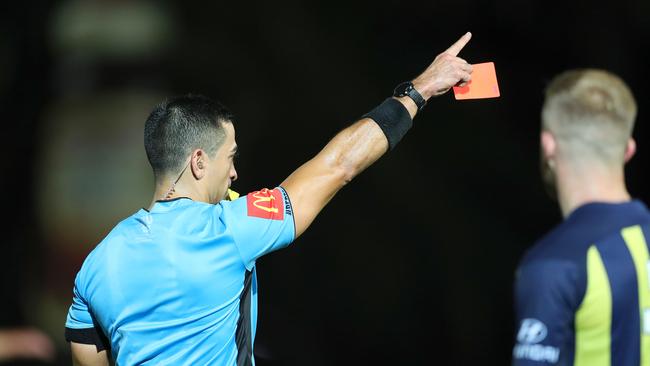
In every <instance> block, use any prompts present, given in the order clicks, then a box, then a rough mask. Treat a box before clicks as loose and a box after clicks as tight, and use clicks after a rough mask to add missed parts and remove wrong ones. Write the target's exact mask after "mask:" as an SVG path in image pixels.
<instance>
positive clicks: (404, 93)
mask: <svg viewBox="0 0 650 366" xmlns="http://www.w3.org/2000/svg"><path fill="white" fill-rule="evenodd" d="M393 96H394V97H409V98H411V99H413V101H414V102H415V105H416V106H418V111H420V110H422V108H424V106H425V105H426V104H427V101H426V99H424V98H423V97H422V95H421V94H420V93H418V91H417V90H415V87H414V86H413V83H412V82H410V81H405V82H403V83H401V84H399V85H398V86H396V87H395V90H393Z"/></svg>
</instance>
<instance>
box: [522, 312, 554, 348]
mask: <svg viewBox="0 0 650 366" xmlns="http://www.w3.org/2000/svg"><path fill="white" fill-rule="evenodd" d="M547 333H548V331H547V329H546V325H544V323H542V322H540V321H539V320H537V319H532V318H528V319H524V320H522V321H521V327H520V328H519V333H517V341H519V343H524V344H535V343H539V342H541V341H543V340H544V338H546V334H547Z"/></svg>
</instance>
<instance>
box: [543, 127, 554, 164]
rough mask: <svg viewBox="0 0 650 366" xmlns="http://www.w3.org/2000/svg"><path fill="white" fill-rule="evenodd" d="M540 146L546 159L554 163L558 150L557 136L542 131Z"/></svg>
mask: <svg viewBox="0 0 650 366" xmlns="http://www.w3.org/2000/svg"><path fill="white" fill-rule="evenodd" d="M540 145H541V147H542V154H544V158H545V159H546V160H548V161H553V160H554V159H555V151H556V150H557V144H556V142H555V136H553V134H552V133H551V132H549V131H542V133H541V134H540Z"/></svg>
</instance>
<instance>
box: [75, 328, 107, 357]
mask: <svg viewBox="0 0 650 366" xmlns="http://www.w3.org/2000/svg"><path fill="white" fill-rule="evenodd" d="M65 340H66V341H68V342H75V343H81V344H94V345H95V347H97V352H98V353H99V352H101V351H103V350H110V349H111V344H110V342H109V340H108V338H107V337H106V336H105V335H104V333H103V332H102V330H101V329H100V328H99V327H98V326H95V327H93V328H82V329H73V328H68V327H66V328H65Z"/></svg>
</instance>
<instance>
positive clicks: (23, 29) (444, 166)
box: [0, 0, 650, 366]
mask: <svg viewBox="0 0 650 366" xmlns="http://www.w3.org/2000/svg"><path fill="white" fill-rule="evenodd" d="M0 10H1V15H0V17H1V23H0V93H1V95H2V98H1V99H0V103H1V106H2V117H3V125H2V143H1V144H0V153H1V156H2V157H3V161H4V163H3V164H2V173H0V174H1V177H2V179H1V180H0V184H1V189H2V197H3V202H4V204H3V210H4V214H3V217H4V220H3V221H2V222H3V236H2V237H3V239H2V243H1V245H2V249H1V250H0V274H1V280H0V281H1V283H2V288H0V298H1V309H0V310H1V311H0V327H3V328H4V329H9V330H13V331H14V332H16V331H20V330H21V329H25V328H23V327H29V329H31V332H32V333H37V334H40V336H41V340H40V342H42V344H43V345H42V347H41V349H43V348H47V347H49V346H48V341H47V339H49V340H50V341H49V342H51V347H53V348H54V349H55V352H54V356H52V357H53V361H52V362H53V363H54V364H60V365H65V364H70V361H69V360H70V355H69V351H68V346H67V344H66V343H65V341H64V339H63V329H64V322H65V316H66V313H67V309H68V306H69V305H70V302H71V298H72V285H73V279H74V276H75V274H76V272H77V270H78V269H79V267H80V265H81V263H82V261H83V259H84V258H85V256H86V255H87V254H88V252H89V251H90V250H92V248H93V247H94V246H95V245H96V244H97V243H98V242H99V241H100V240H101V238H102V237H103V236H104V235H106V234H107V233H108V231H109V230H110V229H111V228H112V227H113V225H115V224H116V223H117V222H118V221H119V220H121V219H122V218H124V217H126V216H128V215H130V214H132V213H133V212H135V211H136V210H138V209H139V208H140V207H146V206H147V205H148V204H149V202H150V200H151V194H152V192H153V176H152V174H151V172H150V169H149V166H148V164H147V162H146V156H145V152H144V148H143V142H142V140H143V136H142V135H143V132H142V130H143V125H144V120H145V118H146V117H147V115H148V113H149V111H150V110H151V108H152V107H153V106H154V105H155V104H156V103H158V102H159V101H161V100H162V99H164V98H165V97H166V96H170V95H176V94H184V93H187V92H195V93H202V94H205V95H208V96H210V97H213V98H215V99H218V100H220V101H222V102H223V103H224V104H226V105H227V106H229V107H230V109H232V111H233V112H234V113H235V114H236V116H237V121H236V128H237V140H238V144H239V147H240V152H241V156H240V158H239V160H238V165H237V168H238V173H239V177H240V178H239V180H238V181H237V182H236V183H235V185H234V187H233V188H235V189H236V190H237V191H239V192H241V193H246V192H249V191H251V190H256V189H259V188H263V187H273V186H275V185H277V184H279V183H280V182H281V181H282V180H283V179H284V178H285V177H286V176H288V174H289V173H291V172H292V171H293V169H295V168H297V167H298V166H299V165H300V164H301V163H303V162H305V161H306V160H307V159H309V158H310V157H311V156H313V155H314V154H315V153H316V152H318V151H319V149H320V148H321V147H322V146H323V145H324V144H325V143H326V142H327V141H328V139H330V138H331V137H332V136H333V135H334V134H335V133H336V132H337V131H338V130H340V129H341V128H343V127H345V126H346V125H348V124H349V123H351V122H353V121H354V120H355V119H356V118H357V117H359V116H360V115H362V114H363V113H365V112H366V111H368V110H369V109H371V108H372V107H374V106H375V105H376V104H378V103H379V102H381V101H382V100H383V99H384V98H385V97H387V96H388V95H390V93H391V92H392V89H393V87H394V86H395V85H396V84H398V83H399V82H401V81H404V80H408V79H411V78H413V77H415V76H416V75H417V74H418V73H419V72H420V71H422V70H423V69H424V68H425V67H426V66H427V65H428V64H429V63H430V62H431V61H432V60H433V58H434V57H435V56H436V55H437V54H438V53H440V52H441V51H443V50H444V49H446V48H447V47H448V46H449V45H450V44H451V43H453V42H454V41H455V40H456V39H457V38H458V37H460V36H461V35H462V34H463V33H464V32H465V31H468V30H469V31H472V32H473V34H474V37H473V39H472V41H471V42H470V43H469V45H468V46H467V47H466V49H465V50H463V52H462V53H461V56H462V57H463V58H465V59H466V60H468V61H469V62H470V63H479V62H486V61H493V62H495V65H496V69H497V76H498V79H499V84H500V90H501V97H500V98H498V99H487V100H478V101H463V102H459V101H455V100H454V98H453V96H452V95H451V94H446V95H444V96H441V97H439V98H436V99H433V100H431V101H430V102H429V105H428V106H427V108H426V109H425V111H424V112H423V113H421V115H419V116H418V117H417V119H416V122H415V126H414V128H413V129H412V131H411V132H410V133H409V134H408V135H407V136H406V137H405V139H404V140H403V142H402V143H401V144H400V145H398V147H397V148H396V149H395V150H394V151H393V152H391V153H390V154H388V155H386V156H385V157H383V158H382V159H381V160H379V161H378V162H377V163H376V164H375V165H374V166H372V167H371V168H369V169H368V170H367V171H366V172H364V173H363V174H362V175H360V176H359V177H358V178H357V179H356V180H355V181H354V182H353V183H351V184H350V185H349V186H348V187H346V188H344V189H343V190H342V191H341V192H340V194H339V195H338V196H337V197H336V198H335V199H334V200H333V201H332V202H331V204H330V205H329V206H328V207H327V208H326V209H325V210H324V211H323V212H322V214H321V215H320V216H319V217H318V219H317V220H316V222H315V223H314V224H313V225H312V227H311V228H310V229H309V231H308V232H307V233H306V234H304V235H303V236H302V237H301V238H300V239H298V240H297V241H296V242H295V244H294V245H293V246H291V247H290V248H289V249H287V250H283V251H280V252H276V253H273V254H271V255H269V256H268V257H266V258H264V259H263V260H260V261H258V276H259V286H260V303H259V306H260V316H259V322H258V335H257V339H256V354H257V363H258V365H261V366H263V365H398V364H399V365H420V364H427V365H434V364H435V365H507V364H509V362H510V354H511V349H512V339H513V333H514V324H513V312H512V295H511V289H512V282H513V277H514V272H515V269H516V265H517V262H518V260H519V258H520V257H521V255H522V253H523V252H524V251H525V250H526V248H527V247H529V246H530V245H531V244H532V243H533V242H534V241H535V240H536V238H538V237H540V236H541V235H543V234H544V233H545V232H546V231H547V230H548V229H550V228H551V227H552V226H553V225H555V224H556V223H558V222H559V220H560V219H561V217H560V215H559V211H558V209H557V208H556V206H555V203H554V202H553V201H552V200H550V199H549V198H548V197H547V196H546V195H545V193H544V189H543V187H542V184H541V182H540V179H539V169H538V165H539V162H538V161H539V157H538V149H539V146H538V132H539V124H540V120H539V114H540V113H539V111H540V107H541V102H542V96H543V89H544V87H545V85H546V84H547V83H548V81H549V80H550V79H551V78H552V77H553V76H554V75H555V74H557V73H559V72H561V71H563V70H566V69H568V68H576V67H599V68H605V69H608V70H610V71H613V72H615V73H617V74H618V75H620V76H621V77H622V78H623V79H624V80H625V81H627V82H628V84H629V85H630V87H631V88H632V90H633V92H634V93H635V95H636V98H637V101H638V103H639V116H638V119H637V126H636V128H635V131H634V136H635V137H636V139H637V142H638V145H639V149H638V154H637V156H636V157H635V158H634V159H633V160H632V162H631V163H630V164H629V165H628V170H627V179H628V186H629V190H630V192H631V193H632V195H633V196H635V197H637V198H640V199H643V200H646V201H647V200H648V199H650V189H649V188H648V184H649V183H650V182H649V179H650V177H648V176H647V174H646V173H645V170H646V169H645V167H646V166H648V160H650V129H649V127H648V125H647V123H645V122H646V120H647V119H648V111H647V109H646V108H645V103H644V101H645V99H646V98H647V97H648V90H647V88H646V86H647V85H648V82H649V81H650V78H649V76H650V75H649V74H648V73H649V72H648V70H649V68H648V65H649V64H650V58H649V56H648V54H649V53H648V52H647V49H648V46H650V37H649V36H650V22H649V21H648V19H649V16H650V2H648V1H646V0H619V1H587V0H579V1H570V0H564V1H554V0H534V1H521V0H492V1H478V0H476V1H470V0H455V1H433V0H429V1H420V0H415V1H387V0H386V1H380V2H378V1H368V0H366V1H359V2H352V1H345V2H336V1H318V2H315V1H312V2H300V1H294V0H289V1H283V2H272V1H266V2H259V3H254V2H236V1H231V2H224V1H215V2H205V1H197V0H192V1H183V2H180V1H178V2H172V1H136V0H130V1H128V0H121V1H118V0H112V1H109V0H72V1H38V0H34V1H25V2H4V3H3V4H2V5H0ZM13 334H16V333H13ZM43 337H45V338H46V340H43V339H42V338H43ZM5 339H6V338H5ZM28 339H33V338H28ZM1 340H2V338H0V343H1ZM39 344H40V343H39ZM1 347H2V344H0V348H1ZM45 353H47V354H48V355H50V356H51V355H52V353H51V352H45ZM11 363H17V361H8V362H7V363H6V364H11ZM19 364H39V365H40V364H45V363H42V362H36V361H21V362H19Z"/></svg>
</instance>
